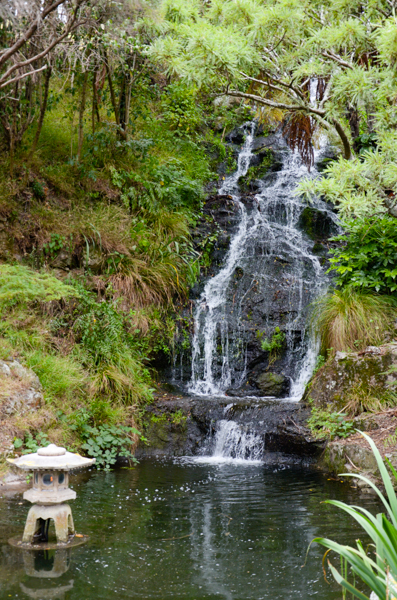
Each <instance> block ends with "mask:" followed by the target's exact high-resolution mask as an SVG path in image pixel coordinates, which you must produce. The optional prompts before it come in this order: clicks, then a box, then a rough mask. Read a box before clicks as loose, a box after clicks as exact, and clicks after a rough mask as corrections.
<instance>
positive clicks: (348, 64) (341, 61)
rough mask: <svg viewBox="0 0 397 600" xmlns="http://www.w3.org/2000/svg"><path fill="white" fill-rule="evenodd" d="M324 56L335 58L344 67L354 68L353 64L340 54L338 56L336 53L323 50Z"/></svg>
mask: <svg viewBox="0 0 397 600" xmlns="http://www.w3.org/2000/svg"><path fill="white" fill-rule="evenodd" d="M321 54H322V56H324V57H325V58H330V59H331V60H333V61H334V62H336V63H338V65H341V66H342V67H346V68H347V69H352V68H353V66H352V65H351V64H350V63H348V62H346V61H345V60H343V59H342V58H340V56H336V54H333V53H332V52H325V51H324V52H321Z"/></svg>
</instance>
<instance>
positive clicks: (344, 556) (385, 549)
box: [312, 433, 397, 600]
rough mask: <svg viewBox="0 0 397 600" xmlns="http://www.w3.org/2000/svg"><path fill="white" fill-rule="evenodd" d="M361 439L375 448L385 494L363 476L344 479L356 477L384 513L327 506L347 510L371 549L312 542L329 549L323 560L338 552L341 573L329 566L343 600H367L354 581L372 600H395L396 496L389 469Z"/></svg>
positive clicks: (339, 504) (322, 540) (335, 502)
mask: <svg viewBox="0 0 397 600" xmlns="http://www.w3.org/2000/svg"><path fill="white" fill-rule="evenodd" d="M361 435H363V437H365V439H366V440H367V441H368V443H369V444H370V446H371V448H372V452H373V453H374V456H375V458H376V462H377V465H378V469H379V472H380V475H381V478H382V482H383V486H384V488H385V494H383V493H382V492H381V491H380V490H379V488H378V487H377V486H376V485H375V484H374V483H373V482H372V481H370V480H369V479H367V478H366V477H364V476H363V475H354V474H352V473H344V474H343V475H341V477H356V478H357V479H361V481H364V482H365V483H366V484H367V485H369V486H370V487H371V488H372V489H373V490H374V491H375V493H376V494H377V496H378V498H379V499H380V501H381V502H382V504H383V506H384V508H385V512H384V513H379V514H377V515H372V514H371V513H370V512H369V511H368V510H366V509H365V508H363V507H361V506H349V505H347V504H345V503H344V502H339V501H338V500H328V501H327V503H328V504H332V505H333V506H336V507H337V508H340V509H341V510H344V511H345V512H346V513H347V514H348V515H350V516H351V517H353V519H355V521H357V523H358V524H359V525H360V526H361V527H362V529H363V531H364V532H365V533H366V535H367V536H368V537H369V538H370V539H371V541H372V544H371V545H370V546H369V547H364V545H363V544H362V542H360V540H357V547H356V548H354V547H351V546H344V545H342V544H338V543H337V542H334V541H332V540H329V539H327V538H321V537H318V538H315V539H314V540H313V542H316V543H318V544H321V545H322V546H324V547H325V548H327V552H326V554H325V556H324V559H325V558H326V557H327V555H328V553H329V552H330V551H333V552H336V553H337V554H338V555H339V556H340V557H341V564H342V569H341V571H338V569H337V568H336V567H335V566H334V565H333V564H332V563H331V561H330V560H329V559H328V566H329V568H330V570H331V573H332V575H333V576H334V578H335V580H336V581H337V583H338V584H339V585H341V586H342V588H343V591H344V596H343V597H344V598H345V597H346V592H349V593H350V594H352V596H353V598H358V599H359V600H368V596H367V594H365V593H364V592H362V591H360V590H358V589H357V587H356V583H355V581H356V580H357V578H358V579H359V580H361V581H362V582H364V583H365V584H366V585H367V586H368V588H369V589H370V590H371V591H372V594H371V596H370V600H375V599H376V600H393V598H394V597H396V596H397V496H396V493H395V491H394V487H393V483H392V479H391V477H390V475H389V472H388V469H387V468H386V465H385V463H384V462H383V460H382V457H381V455H380V452H379V450H378V449H377V447H376V446H375V443H374V442H373V440H372V439H371V438H370V437H369V436H368V435H366V434H365V433H362V434H361ZM387 463H388V468H389V469H390V470H391V472H392V475H393V477H394V478H395V479H396V480H397V472H396V470H395V469H394V468H393V467H392V465H391V464H390V461H387ZM313 542H312V543H313ZM348 567H350V569H351V571H352V573H353V577H354V579H353V581H349V579H348Z"/></svg>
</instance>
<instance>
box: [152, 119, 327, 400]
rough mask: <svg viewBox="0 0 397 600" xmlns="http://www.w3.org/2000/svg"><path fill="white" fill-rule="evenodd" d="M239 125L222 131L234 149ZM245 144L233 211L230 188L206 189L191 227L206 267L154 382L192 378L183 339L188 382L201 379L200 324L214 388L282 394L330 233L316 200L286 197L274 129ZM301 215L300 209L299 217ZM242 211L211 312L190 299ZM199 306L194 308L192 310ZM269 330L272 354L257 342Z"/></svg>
mask: <svg viewBox="0 0 397 600" xmlns="http://www.w3.org/2000/svg"><path fill="white" fill-rule="evenodd" d="M248 130H250V128H248V129H247V127H245V130H244V128H239V129H238V130H235V131H234V132H231V133H230V134H229V135H228V136H227V137H226V139H227V140H228V141H229V144H230V146H229V149H230V150H231V152H232V153H233V156H234V157H237V156H238V153H239V151H240V149H241V147H239V145H240V146H241V144H242V143H243V141H244V138H245V136H246V135H247V131H248ZM250 152H251V153H250V154H249V168H248V171H247V173H246V174H245V175H242V176H240V178H239V182H238V184H239V202H241V203H242V205H243V209H242V208H239V205H238V202H237V201H235V200H234V199H233V196H232V195H229V194H221V195H219V194H214V193H213V192H212V193H211V194H209V196H208V198H207V201H206V203H205V205H204V209H203V218H202V219H201V221H200V222H199V223H198V225H197V227H196V229H195V232H194V243H195V247H196V249H197V250H198V251H199V252H200V253H201V255H202V262H204V263H205V264H206V265H207V268H206V269H205V270H204V269H203V272H202V277H201V279H200V281H199V282H198V284H196V285H195V286H194V288H193V289H192V290H191V293H190V301H191V302H190V304H189V308H188V310H186V311H185V314H184V317H183V326H182V327H181V329H180V336H179V340H177V343H176V346H175V350H176V356H175V357H174V358H175V362H174V364H173V367H171V366H169V368H168V370H167V369H165V370H164V371H163V373H164V380H168V381H169V380H172V381H173V383H175V382H177V384H178V385H180V388H181V390H183V391H184V392H185V391H186V390H187V384H188V383H189V382H190V381H191V378H192V356H193V352H192V341H194V344H195V356H196V357H197V358H195V359H194V361H193V367H194V369H195V374H194V378H195V380H196V381H197V380H202V378H203V374H204V370H205V366H204V365H208V361H207V357H205V358H204V353H205V348H206V340H205V339H204V338H205V332H211V334H210V335H211V336H212V340H211V343H210V344H207V347H209V346H210V345H211V347H213V349H214V350H211V352H212V355H211V359H212V361H211V369H212V375H213V380H214V381H215V382H217V384H218V382H219V381H220V380H222V382H221V386H218V385H217V389H221V390H222V392H226V393H227V394H228V395H230V396H236V395H238V396H258V395H271V396H276V397H280V398H282V397H287V396H288V395H289V393H290V387H291V382H292V381H296V380H297V378H298V374H299V372H300V368H301V363H302V361H303V357H304V355H305V353H306V351H307V341H306V337H305V331H306V316H307V314H306V313H307V311H306V307H307V306H308V304H309V303H310V302H311V301H312V300H313V299H314V297H315V296H316V294H317V287H318V288H320V287H321V285H322V276H323V275H322V265H324V270H325V264H324V263H325V261H326V257H325V255H326V253H327V237H328V236H329V235H331V234H332V235H333V234H334V233H336V226H335V224H334V221H333V215H332V213H331V211H330V210H329V207H327V205H325V203H324V202H322V201H320V200H319V201H318V203H317V204H316V206H313V207H310V208H309V211H306V213H305V210H306V208H305V205H304V204H303V203H300V202H299V201H296V199H295V196H294V190H295V189H296V185H297V183H298V182H299V181H300V178H301V176H302V169H301V167H300V164H299V161H296V160H295V158H294V157H293V156H292V155H291V153H290V150H289V149H288V147H287V145H286V143H285V141H284V140H283V138H282V137H281V136H280V135H279V134H277V133H272V134H270V135H266V136H265V135H263V132H261V131H260V130H257V131H256V135H255V137H254V139H253V143H252V147H251V151H250ZM235 170H236V166H235V165H234V166H233V167H231V168H230V169H229V171H228V172H225V173H223V172H222V170H221V172H220V175H221V177H223V179H224V178H225V177H226V176H227V175H230V174H231V173H232V172H235ZM223 179H222V181H223ZM225 189H229V188H225ZM320 209H321V210H320ZM301 213H302V214H303V213H304V216H303V217H302V219H301V220H300V219H299V217H300V215H301ZM243 214H245V215H246V219H247V221H246V223H247V229H246V233H245V234H244V236H243V237H242V238H241V239H240V242H239V248H240V249H242V250H241V254H239V253H238V252H235V251H234V250H233V252H235V255H236V256H237V258H236V260H235V261H234V262H233V261H232V262H233V265H232V266H233V268H232V267H231V268H230V272H228V275H227V280H226V281H225V282H224V288H223V289H224V290H225V292H224V298H222V301H221V302H220V303H219V304H217V303H216V301H215V302H214V303H212V306H215V308H213V312H211V311H208V310H207V312H205V309H206V307H207V309H208V308H211V306H209V305H211V302H209V303H208V304H206V303H205V302H204V301H203V302H202V303H201V304H199V300H200V296H201V294H202V292H203V290H204V287H205V285H206V284H207V283H208V282H209V281H210V280H211V278H212V277H215V276H216V275H217V274H218V273H219V272H220V271H221V270H222V267H224V266H225V264H226V262H227V261H226V262H225V257H226V256H227V255H228V250H229V249H230V241H231V240H232V239H235V238H234V235H235V234H236V232H238V231H240V229H239V227H240V226H241V223H242V215H243ZM244 218H245V217H244ZM306 230H307V231H306ZM291 232H293V233H291ZM227 260H228V259H227ZM324 280H325V279H324ZM212 299H214V297H213V298H212ZM200 306H201V307H204V308H202V310H201V312H200ZM210 312H211V315H213V316H212V317H211V318H212V322H211V324H210V325H208V323H207V322H206V317H205V315H206V314H209V313H210ZM198 313H199V317H198V318H197V314H198ZM195 317H196V323H194V318H195ZM197 331H198V332H199V333H198V338H196V339H195V340H194V335H195V333H196V332H197ZM276 332H281V333H282V334H283V335H284V340H285V343H283V347H282V350H281V352H280V353H279V354H278V356H277V357H276V359H275V360H274V356H272V355H271V352H270V351H269V350H266V348H268V347H269V344H267V345H266V344H264V343H263V342H264V341H265V340H267V341H268V342H269V343H270V342H271V341H272V338H273V336H274V335H276ZM197 349H198V350H197ZM266 371H270V372H271V373H272V374H273V375H274V377H275V378H276V379H274V378H273V379H271V380H270V379H269V376H268V375H264V377H263V378H261V376H262V374H263V373H264V372H266ZM225 373H226V375H225ZM294 393H296V392H294Z"/></svg>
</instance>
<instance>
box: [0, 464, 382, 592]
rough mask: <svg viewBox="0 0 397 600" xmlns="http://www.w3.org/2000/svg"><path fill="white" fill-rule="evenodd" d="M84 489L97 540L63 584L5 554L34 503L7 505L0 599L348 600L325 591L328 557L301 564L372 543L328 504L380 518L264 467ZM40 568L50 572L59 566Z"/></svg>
mask: <svg viewBox="0 0 397 600" xmlns="http://www.w3.org/2000/svg"><path fill="white" fill-rule="evenodd" d="M72 485H73V482H72ZM74 489H75V490H76V491H77V500H75V501H74V502H73V506H72V508H73V515H74V519H75V524H76V529H77V531H79V532H81V533H85V534H88V535H89V536H90V541H89V542H88V544H87V545H85V546H82V547H80V548H76V549H74V550H73V551H72V554H71V557H70V564H68V569H67V571H66V572H65V573H63V574H62V575H61V576H60V577H58V578H49V577H39V578H37V577H32V576H31V572H30V571H29V568H27V561H26V556H25V558H24V557H23V556H22V554H23V553H22V552H21V551H18V550H16V549H14V548H11V547H10V546H9V545H8V544H7V539H8V538H9V537H12V536H14V535H17V534H21V533H22V530H23V526H24V522H25V518H26V514H27V510H28V503H27V502H24V501H22V497H21V495H20V494H17V495H13V496H8V497H3V498H1V499H0V543H1V552H0V570H1V572H0V599H1V600H5V599H9V598H29V597H30V598H37V599H39V600H44V599H49V598H60V599H62V598H63V599H65V600H72V599H73V600H94V599H95V600H98V599H101V600H102V599H103V600H111V599H112V600H114V599H115V598H117V599H119V600H120V599H124V598H142V599H143V598H144V599H149V598H159V599H162V600H163V599H171V598H181V599H183V600H190V599H191V600H199V599H204V598H205V599H212V598H214V599H215V598H224V599H225V600H245V599H247V600H248V599H255V600H261V599H266V600H294V599H298V598H302V600H306V599H308V598H319V599H321V600H333V599H338V600H340V599H341V592H340V589H339V588H338V586H336V584H334V583H333V581H332V580H331V579H329V581H330V584H328V583H326V582H325V581H324V577H323V572H322V566H321V560H322V556H323V554H324V550H323V549H322V548H321V547H319V546H313V548H312V550H311V551H310V553H309V556H308V560H307V562H306V565H305V566H303V565H304V563H305V554H306V550H307V548H308V545H309V543H310V541H311V540H312V539H313V538H314V537H315V536H318V535H324V536H329V537H332V538H334V539H337V540H338V541H340V542H343V543H354V540H355V539H356V538H357V537H360V536H361V537H362V534H361V531H360V530H359V528H358V527H357V526H356V525H355V523H354V522H353V521H352V520H351V519H350V518H349V517H348V516H347V515H345V514H344V513H342V512H341V511H338V510H337V509H336V508H334V507H332V506H328V505H326V504H322V502H323V501H324V500H326V499H328V498H333V499H338V500H343V501H345V502H348V503H352V504H354V503H356V504H357V503H360V504H361V505H363V506H365V507H366V508H367V509H369V510H371V511H373V512H376V511H378V510H379V506H378V505H377V503H376V502H375V500H374V498H373V497H370V496H359V494H358V492H357V491H356V490H355V489H353V488H352V487H351V486H350V485H349V484H348V483H346V482H343V483H342V482H340V481H336V480H335V479H332V478H331V477H330V476H329V475H326V474H324V473H321V472H318V471H315V470H311V469H304V468H300V467H297V466H284V467H282V466H269V465H264V464H262V463H260V462H255V461H251V462H250V461H233V460H230V461H224V462H217V461H214V462H211V461H209V462H207V461H206V460H205V459H201V462H200V461H199V460H197V459H196V460H194V459H178V460H174V461H149V460H145V461H142V462H141V463H140V464H139V465H138V466H137V467H135V468H133V469H120V470H116V471H113V472H110V473H104V472H96V471H91V472H90V473H86V474H81V475H79V476H77V477H75V479H74ZM34 560H35V561H36V562H35V568H36V570H38V569H44V570H45V569H49V568H50V566H51V561H53V560H54V556H53V555H51V553H49V555H48V556H44V553H43V555H42V556H40V555H37V556H36V557H35V559H34ZM24 561H25V562H24ZM45 561H47V563H50V564H46V563H45ZM336 564H337V562H336ZM65 569H66V567H65ZM29 573H30V575H29Z"/></svg>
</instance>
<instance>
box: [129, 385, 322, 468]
mask: <svg viewBox="0 0 397 600" xmlns="http://www.w3.org/2000/svg"><path fill="white" fill-rule="evenodd" d="M308 415H309V411H308V409H307V408H305V407H304V406H302V405H300V404H299V403H297V402H285V401H275V400H273V401H266V400H262V399H255V398H233V399H228V398H187V397H186V398H177V399H165V400H163V399H159V400H157V401H155V402H154V403H153V404H152V405H151V406H149V407H147V409H146V411H145V414H144V415H143V424H144V427H143V432H144V435H145V436H146V438H147V439H148V443H147V444H142V443H141V444H140V446H139V447H138V449H137V452H136V456H137V457H138V458H140V457H147V456H149V457H150V456H155V457H159V456H168V457H169V456H194V455H197V454H202V453H203V452H205V448H206V443H208V441H209V440H210V438H211V435H213V433H214V432H215V431H216V427H217V423H218V422H219V421H221V420H225V419H226V420H229V421H235V422H236V423H238V424H239V425H240V426H241V427H242V429H243V430H244V431H245V432H246V433H253V434H255V435H257V436H260V438H262V440H263V458H264V460H265V461H270V462H279V461H280V460H281V461H282V462H287V463H288V462H294V461H296V460H301V459H305V460H309V461H310V460H315V459H316V458H317V457H318V456H319V455H320V454H321V453H322V452H323V450H324V447H325V442H323V441H319V440H316V439H315V438H313V436H312V435H311V433H310V431H309V430H308V429H307V428H306V426H305V421H306V419H307V417H308Z"/></svg>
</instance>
